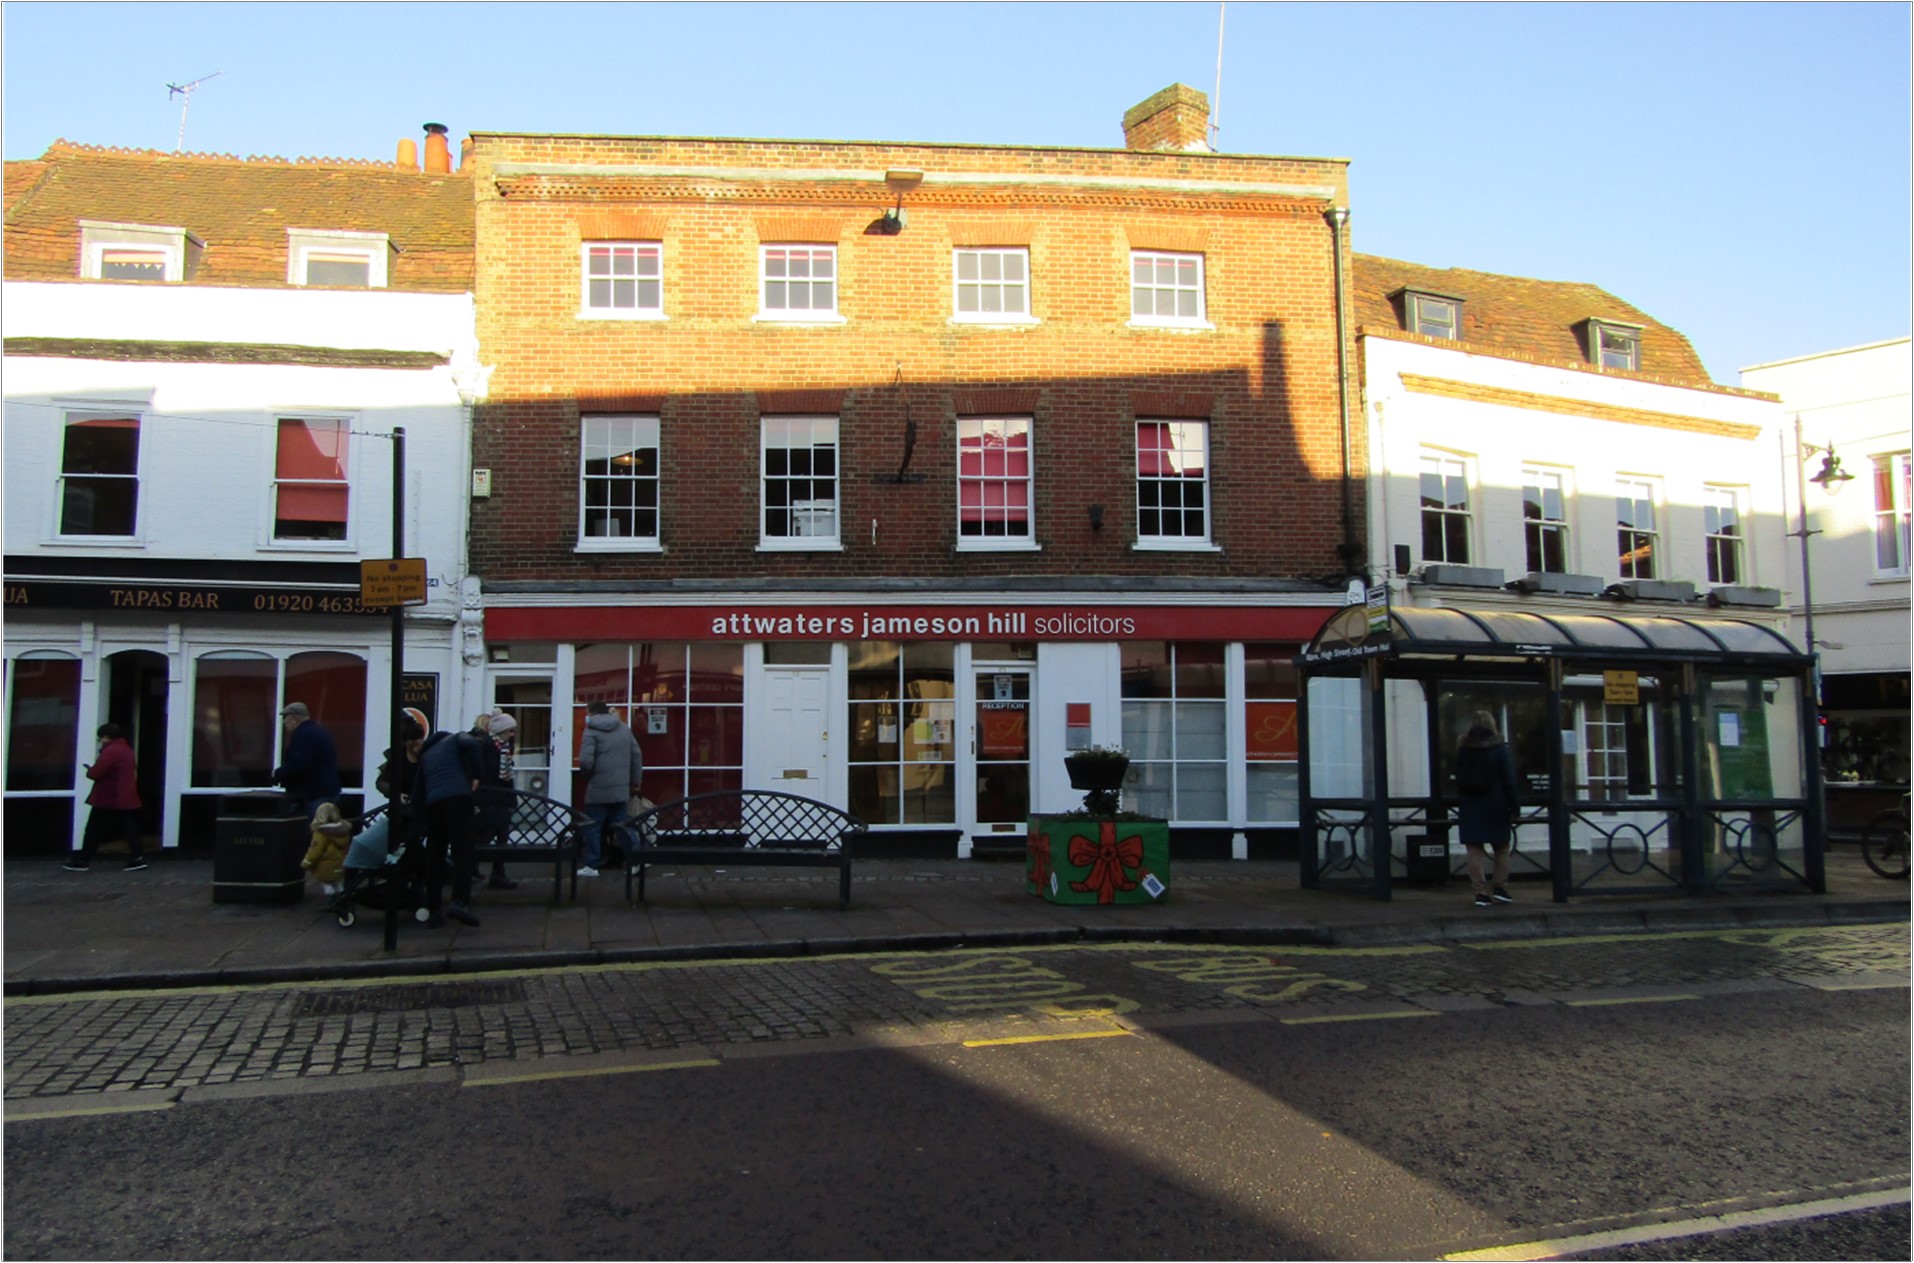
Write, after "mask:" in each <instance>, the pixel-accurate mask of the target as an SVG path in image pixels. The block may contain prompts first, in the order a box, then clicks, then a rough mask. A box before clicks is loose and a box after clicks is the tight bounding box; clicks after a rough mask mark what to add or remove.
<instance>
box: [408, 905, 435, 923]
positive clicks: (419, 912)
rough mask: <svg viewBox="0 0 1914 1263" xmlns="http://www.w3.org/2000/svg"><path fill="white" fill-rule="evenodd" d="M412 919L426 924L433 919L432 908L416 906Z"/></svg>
mask: <svg viewBox="0 0 1914 1263" xmlns="http://www.w3.org/2000/svg"><path fill="white" fill-rule="evenodd" d="M412 919H413V920H414V921H417V922H418V923H419V924H420V925H424V924H425V923H426V922H427V921H430V920H431V919H432V909H430V908H414V909H412Z"/></svg>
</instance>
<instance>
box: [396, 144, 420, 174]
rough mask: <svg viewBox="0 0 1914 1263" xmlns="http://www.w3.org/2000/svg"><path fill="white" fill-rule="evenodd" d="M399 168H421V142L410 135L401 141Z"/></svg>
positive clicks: (413, 169) (412, 169)
mask: <svg viewBox="0 0 1914 1263" xmlns="http://www.w3.org/2000/svg"><path fill="white" fill-rule="evenodd" d="M399 169H400V170H402V171H417V170H418V169H419V142H418V141H416V140H414V139H412V138H411V137H410V136H407V137H406V138H405V139H404V140H401V141H400V142H399Z"/></svg>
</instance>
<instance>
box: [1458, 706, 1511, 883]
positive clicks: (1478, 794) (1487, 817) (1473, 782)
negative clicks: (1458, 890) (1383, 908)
mask: <svg viewBox="0 0 1914 1263" xmlns="http://www.w3.org/2000/svg"><path fill="white" fill-rule="evenodd" d="M1455 783H1456V788H1457V789H1458V790H1460V791H1461V794H1462V805H1461V807H1460V808H1459V810H1458V811H1457V813H1456V816H1457V824H1458V831H1459V832H1460V833H1461V835H1462V845H1463V846H1464V847H1466V848H1468V853H1469V882H1470V884H1471V885H1473V886H1474V887H1475V906H1476V907H1478V908H1487V907H1492V906H1493V905H1495V904H1498V903H1513V902H1514V900H1512V899H1510V898H1509V888H1508V883H1509V845H1510V843H1511V842H1512V841H1513V839H1514V833H1515V822H1516V819H1517V818H1518V817H1519V816H1520V815H1521V814H1522V808H1521V800H1520V798H1519V797H1518V786H1517V784H1516V779H1515V755H1514V754H1513V753H1511V752H1510V750H1509V746H1508V743H1507V742H1506V741H1504V740H1502V734H1501V733H1500V732H1498V731H1497V730H1496V727H1495V716H1493V715H1491V714H1490V713H1489V712H1488V711H1486V710H1479V711H1477V712H1475V715H1474V716H1473V717H1472V719H1471V722H1470V726H1469V731H1468V732H1466V733H1464V734H1463V737H1462V740H1461V742H1460V743H1458V744H1457V746H1456V751H1455ZM1484 847H1487V848H1489V849H1491V850H1493V851H1494V852H1495V876H1494V879H1493V880H1492V881H1490V880H1485V879H1484V877H1483V872H1482V870H1483V865H1484V862H1485V861H1486V860H1487V858H1488V857H1487V856H1486V855H1484V854H1483V848H1484Z"/></svg>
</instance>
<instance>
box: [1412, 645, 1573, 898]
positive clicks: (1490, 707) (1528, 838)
mask: <svg viewBox="0 0 1914 1263" xmlns="http://www.w3.org/2000/svg"><path fill="white" fill-rule="evenodd" d="M1479 711H1487V712H1488V714H1489V717H1490V719H1492V720H1493V721H1494V723H1495V728H1496V731H1497V732H1499V733H1501V734H1502V739H1503V740H1504V741H1507V742H1508V745H1509V753H1510V754H1511V755H1513V756H1514V758H1515V780H1516V785H1517V792H1518V793H1519V795H1520V800H1521V803H1522V819H1521V823H1520V824H1518V825H1517V826H1516V830H1515V855H1516V860H1515V864H1514V870H1513V871H1515V872H1522V871H1524V870H1525V869H1526V870H1529V871H1541V872H1547V871H1549V839H1548V796H1549V724H1550V723H1551V722H1552V720H1551V717H1550V714H1549V704H1548V692H1547V690H1546V689H1544V688H1543V687H1542V685H1540V684H1538V683H1535V682H1532V681H1527V680H1445V681H1443V682H1442V685H1441V687H1440V689H1439V690H1438V691H1437V694H1436V724H1437V733H1436V741H1435V750H1434V755H1435V765H1436V782H1437V783H1436V792H1435V794H1434V795H1433V797H1435V798H1437V799H1440V800H1442V802H1443V805H1444V809H1445V813H1446V812H1447V811H1449V810H1453V809H1455V808H1456V807H1457V805H1458V804H1459V802H1460V797H1461V795H1460V791H1459V790H1458V789H1457V788H1456V783H1455V764H1456V753H1457V751H1458V750H1459V749H1460V748H1461V744H1462V738H1463V737H1464V736H1465V735H1466V734H1467V733H1468V731H1469V728H1470V726H1471V725H1472V724H1473V723H1474V722H1475V716H1476V714H1477V712H1479ZM1450 840H1451V841H1452V842H1455V843H1456V844H1457V848H1456V849H1455V850H1454V851H1453V852H1452V859H1453V861H1454V865H1453V871H1454V872H1455V873H1457V874H1464V875H1466V873H1467V868H1466V858H1467V857H1466V853H1465V852H1463V851H1462V850H1461V849H1460V843H1461V839H1460V838H1459V837H1457V838H1451V839H1450Z"/></svg>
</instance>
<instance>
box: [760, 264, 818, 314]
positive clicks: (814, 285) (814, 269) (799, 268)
mask: <svg viewBox="0 0 1914 1263" xmlns="http://www.w3.org/2000/svg"><path fill="white" fill-rule="evenodd" d="M759 251H760V253H759V268H760V277H759V281H760V287H759V305H760V307H761V308H762V311H761V313H760V314H761V315H763V316H766V317H771V318H775V319H778V320H833V319H835V318H836V317H837V247H836V246H761V247H759Z"/></svg>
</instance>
